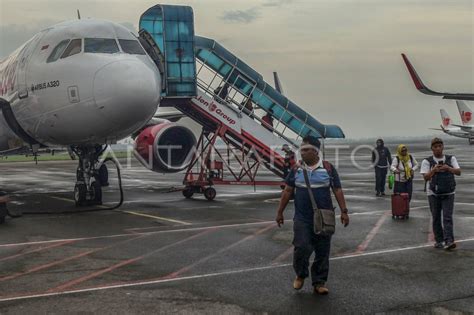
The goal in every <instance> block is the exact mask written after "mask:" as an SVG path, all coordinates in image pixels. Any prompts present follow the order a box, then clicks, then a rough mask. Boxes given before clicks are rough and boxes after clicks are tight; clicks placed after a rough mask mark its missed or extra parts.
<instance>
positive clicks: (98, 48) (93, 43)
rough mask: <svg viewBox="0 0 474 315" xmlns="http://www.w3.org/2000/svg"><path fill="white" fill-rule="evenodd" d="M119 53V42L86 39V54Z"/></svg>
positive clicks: (108, 39)
mask: <svg viewBox="0 0 474 315" xmlns="http://www.w3.org/2000/svg"><path fill="white" fill-rule="evenodd" d="M119 51H120V50H119V47H118V45H117V42H116V41H115V39H113V38H86V39H84V52H86V53H102V54H115V53H118V52H119Z"/></svg>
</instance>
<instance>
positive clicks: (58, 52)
mask: <svg viewBox="0 0 474 315" xmlns="http://www.w3.org/2000/svg"><path fill="white" fill-rule="evenodd" d="M67 44H69V39H65V40H63V41H61V42H60V43H59V44H58V45H57V46H56V47H54V49H53V51H52V52H51V55H49V57H48V59H47V60H46V62H55V61H56V60H58V59H59V57H60V56H61V54H62V53H63V51H64V49H66V47H67Z"/></svg>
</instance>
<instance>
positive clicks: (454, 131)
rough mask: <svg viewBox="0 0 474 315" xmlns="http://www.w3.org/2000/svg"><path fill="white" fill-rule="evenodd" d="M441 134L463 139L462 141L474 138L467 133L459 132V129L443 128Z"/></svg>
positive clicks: (473, 135)
mask: <svg viewBox="0 0 474 315" xmlns="http://www.w3.org/2000/svg"><path fill="white" fill-rule="evenodd" d="M443 132H444V133H445V134H447V135H450V136H453V137H458V138H464V139H470V138H472V137H474V134H470V133H469V132H465V131H463V130H461V128H458V127H449V128H444V129H443Z"/></svg>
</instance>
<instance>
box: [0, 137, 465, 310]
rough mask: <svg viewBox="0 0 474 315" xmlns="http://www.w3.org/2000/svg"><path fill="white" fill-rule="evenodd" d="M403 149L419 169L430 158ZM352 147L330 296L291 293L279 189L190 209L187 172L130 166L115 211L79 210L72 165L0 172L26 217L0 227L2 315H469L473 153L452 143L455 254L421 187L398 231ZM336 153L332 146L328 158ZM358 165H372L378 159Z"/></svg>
mask: <svg viewBox="0 0 474 315" xmlns="http://www.w3.org/2000/svg"><path fill="white" fill-rule="evenodd" d="M408 146H409V149H411V151H412V154H413V155H414V156H415V157H416V158H417V159H418V161H419V162H421V160H422V158H424V157H427V156H428V155H429V153H430V151H429V150H428V148H427V145H426V143H412V144H408ZM389 148H390V149H391V150H392V152H393V151H394V149H395V145H391V144H389ZM351 149H352V147H351V148H350V149H347V148H343V149H340V150H339V157H340V159H339V162H338V170H339V173H340V175H341V178H342V182H343V187H344V190H345V194H346V198H347V202H348V207H349V210H350V213H351V224H350V226H349V227H347V228H343V227H342V226H341V225H339V226H338V227H337V228H338V230H337V233H336V235H335V236H334V237H333V243H332V244H333V245H332V258H331V270H330V279H329V282H328V287H329V289H330V294H329V295H328V296H325V297H321V296H314V295H313V294H312V288H311V285H310V281H307V283H306V284H305V287H304V288H303V290H301V291H299V292H296V291H294V290H293V289H292V280H293V277H294V274H293V270H292V267H291V260H292V245H291V241H292V221H291V218H292V215H293V209H292V205H290V207H289V208H288V209H287V211H286V212H285V218H286V222H285V225H284V227H283V228H281V229H279V228H278V227H276V224H274V222H273V220H274V217H275V212H276V208H277V205H278V198H279V195H280V189H279V188H278V187H256V190H254V187H247V186H238V187H236V186H232V187H230V186H217V187H216V189H217V197H216V200H215V201H212V202H210V201H207V200H205V199H204V197H203V196H200V195H196V196H195V197H194V198H193V199H185V198H184V197H183V196H182V194H181V192H179V191H174V188H179V187H180V185H181V182H182V178H183V174H166V175H165V174H156V173H152V172H150V171H148V170H146V169H144V168H142V167H141V166H140V165H138V163H136V162H132V164H131V167H130V168H126V169H124V170H123V183H124V191H125V203H124V205H123V206H122V207H121V208H120V209H118V210H113V211H107V210H103V209H102V210H103V211H97V212H85V213H74V212H73V211H75V210H76V209H75V207H74V203H73V202H72V193H71V191H72V188H73V186H74V183H73V182H74V177H75V167H76V166H75V163H76V162H74V161H64V162H42V163H40V164H39V165H35V164H34V163H9V164H0V174H1V176H0V185H1V187H3V189H7V190H8V191H10V192H11V193H12V194H13V198H14V201H13V203H12V204H10V208H11V209H12V211H15V212H20V211H22V212H24V213H27V214H25V215H24V216H23V217H22V218H18V219H8V220H7V223H6V224H5V225H2V226H0V266H1V268H0V313H1V314H18V313H22V314H25V313H53V314H54V313H65V312H68V313H92V312H93V313H103V314H129V313H152V312H153V313H218V314H222V313H225V314H227V313H230V314H234V313H312V314H314V313H325V314H327V313H333V314H341V313H356V314H361V313H388V314H407V313H421V314H423V313H426V314H431V313H433V314H469V313H472V312H473V310H474V281H473V279H474V268H473V267H472V266H474V229H473V224H474V194H473V193H474V160H473V155H474V146H468V145H467V144H464V143H461V144H459V145H454V144H450V143H449V142H448V144H447V153H448V154H454V155H456V156H457V158H458V160H459V163H460V164H461V167H462V169H463V175H462V177H461V178H458V187H457V195H456V206H455V220H454V222H455V236H456V239H457V241H458V248H457V249H456V250H454V251H452V252H446V251H444V250H435V249H433V248H432V242H433V235H432V230H431V227H430V215H429V209H428V204H427V199H426V196H425V193H424V192H423V191H422V190H423V180H422V178H421V177H420V176H419V175H418V176H417V177H416V179H415V193H414V198H413V202H412V210H411V213H410V219H409V220H407V221H395V220H392V218H391V213H390V199H389V197H384V198H377V197H375V194H374V193H375V192H374V189H373V171H372V170H358V169H357V168H355V167H353V166H352V163H351V156H350V152H351ZM335 153H336V151H335V149H334V148H331V146H330V145H328V148H327V158H328V159H329V160H330V161H334V156H335ZM355 159H356V161H357V162H359V164H360V165H362V166H367V165H368V163H367V161H368V160H369V159H370V152H369V151H368V150H367V149H363V148H362V149H361V150H359V151H358V152H357V153H356V155H355ZM115 177H116V174H115V173H114V171H113V170H112V169H111V181H110V183H111V185H110V187H108V188H106V189H105V192H104V200H105V202H106V206H108V205H113V204H114V202H116V201H117V199H118V190H117V181H116V179H115ZM262 177H263V178H265V179H273V177H272V175H271V174H269V173H266V174H264V175H262ZM38 212H46V213H48V214H38ZM35 213H36V214H35Z"/></svg>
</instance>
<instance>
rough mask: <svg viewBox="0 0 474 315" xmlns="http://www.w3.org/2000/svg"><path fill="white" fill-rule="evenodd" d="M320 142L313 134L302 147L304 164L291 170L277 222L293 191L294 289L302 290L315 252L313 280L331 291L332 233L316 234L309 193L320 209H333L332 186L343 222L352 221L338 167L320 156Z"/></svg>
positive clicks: (281, 220)
mask: <svg viewBox="0 0 474 315" xmlns="http://www.w3.org/2000/svg"><path fill="white" fill-rule="evenodd" d="M320 147H321V143H320V142H319V140H318V139H317V138H315V137H312V136H306V137H305V138H304V139H303V143H302V145H301V147H300V152H301V157H302V159H303V162H304V163H303V165H301V166H296V167H295V168H293V169H292V170H291V171H290V174H289V175H288V176H287V178H286V180H285V182H286V187H285V190H284V191H283V193H282V196H281V200H280V205H279V207H278V212H277V217H276V222H277V223H278V226H279V227H280V226H281V225H283V223H284V217H283V211H284V210H285V208H286V206H287V205H288V202H289V201H290V199H291V197H292V196H293V194H294V200H295V216H294V218H293V232H294V239H293V245H294V247H295V248H294V253H293V268H294V270H295V273H296V279H295V280H294V282H293V288H294V289H295V290H300V289H301V288H302V287H303V284H304V280H305V278H307V277H308V276H309V272H308V268H309V258H310V256H311V254H312V253H313V252H315V259H314V262H313V265H312V266H311V280H312V284H313V287H314V293H315V294H321V295H325V294H328V293H329V290H328V289H327V287H326V282H327V280H328V274H329V253H330V248H331V235H328V234H316V233H315V232H314V221H313V220H314V218H313V217H314V211H315V210H314V207H313V203H312V201H311V197H310V194H309V189H310V190H311V192H312V194H313V197H314V200H315V202H316V204H317V208H318V209H334V207H333V205H332V199H331V188H332V190H333V192H334V195H335V197H336V200H337V202H338V204H339V207H340V209H341V222H342V224H344V226H347V225H348V224H349V215H348V210H347V208H346V202H345V199H344V193H343V191H342V188H341V181H340V179H339V175H338V173H337V171H336V169H335V168H334V167H333V166H332V164H330V163H329V162H327V161H323V160H322V159H321V158H320V157H319V149H320ZM304 171H306V174H307V176H308V178H307V179H308V182H309V184H310V188H308V185H307V184H306V182H307V181H306V179H305V172H304Z"/></svg>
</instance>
